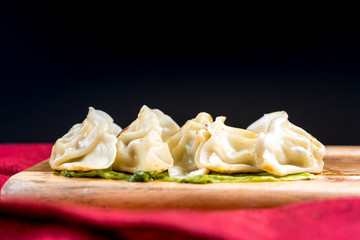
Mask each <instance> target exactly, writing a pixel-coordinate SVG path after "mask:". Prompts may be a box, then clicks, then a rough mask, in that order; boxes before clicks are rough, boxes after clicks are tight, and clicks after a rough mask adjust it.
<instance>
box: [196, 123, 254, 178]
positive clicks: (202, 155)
mask: <svg viewBox="0 0 360 240" xmlns="http://www.w3.org/2000/svg"><path fill="white" fill-rule="evenodd" d="M225 119H226V117H217V118H216V121H215V122H213V123H212V124H211V125H210V126H209V127H208V131H209V132H210V134H211V137H210V138H209V140H207V141H206V142H205V143H202V144H201V145H200V148H199V150H198V151H197V153H196V158H197V161H199V163H200V164H201V165H202V166H204V167H206V168H208V169H210V170H212V171H216V172H221V173H239V172H258V171H259V169H258V168H256V162H255V155H254V148H255V143H256V138H257V136H258V134H257V133H255V132H252V131H247V130H244V129H240V128H234V127H229V126H226V125H225V124H224V122H225Z"/></svg>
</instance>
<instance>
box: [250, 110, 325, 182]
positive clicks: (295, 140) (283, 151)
mask: <svg viewBox="0 0 360 240" xmlns="http://www.w3.org/2000/svg"><path fill="white" fill-rule="evenodd" d="M273 114H274V113H273ZM269 115H271V114H269ZM269 115H268V116H269ZM274 115H276V116H274V118H272V119H271V120H269V121H268V120H266V121H263V120H261V119H260V120H258V123H259V122H260V121H262V122H263V124H264V125H268V127H267V130H266V131H265V132H260V135H259V137H258V140H257V142H256V146H255V152H256V158H255V159H256V162H257V166H258V167H259V168H260V169H262V170H264V171H267V172H270V173H273V174H276V175H279V176H283V175H287V174H293V173H301V172H312V173H320V172H321V171H322V169H323V166H324V162H323V161H322V159H323V157H324V155H325V146H324V145H323V144H321V143H320V142H319V141H318V140H316V138H314V137H313V136H311V135H310V134H308V133H307V132H306V131H305V130H303V129H301V128H299V127H297V126H295V125H294V124H292V123H290V122H289V121H288V115H287V114H286V112H278V113H275V114H274ZM265 116H266V115H265ZM263 118H264V117H263ZM259 125H260V124H259ZM259 129H265V127H263V128H259Z"/></svg>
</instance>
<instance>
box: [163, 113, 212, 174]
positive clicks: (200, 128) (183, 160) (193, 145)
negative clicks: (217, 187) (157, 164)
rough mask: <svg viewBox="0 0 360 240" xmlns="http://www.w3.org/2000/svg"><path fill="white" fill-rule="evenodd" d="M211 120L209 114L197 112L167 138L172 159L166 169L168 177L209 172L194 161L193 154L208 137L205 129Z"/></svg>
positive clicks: (208, 134)
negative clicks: (170, 165) (172, 161)
mask: <svg viewBox="0 0 360 240" xmlns="http://www.w3.org/2000/svg"><path fill="white" fill-rule="evenodd" d="M212 122H213V120H212V117H211V115H210V114H208V113H204V112H202V113H199V114H198V115H197V116H196V118H194V119H191V120H189V121H187V122H186V123H185V124H184V126H182V127H181V129H180V130H179V131H178V132H177V133H176V134H175V135H174V136H173V137H171V138H170V139H169V141H168V145H169V148H170V152H171V155H172V157H173V159H174V165H173V167H171V168H169V169H168V172H169V175H170V177H177V178H185V177H193V176H196V175H201V174H207V173H208V172H209V170H208V169H206V168H205V167H204V166H202V165H201V164H200V163H199V162H197V161H195V154H196V151H197V149H198V147H199V145H200V144H202V143H205V142H206V141H207V140H208V139H209V137H210V133H209V132H208V131H207V130H206V129H207V127H208V126H209V125H210V124H211V123H212Z"/></svg>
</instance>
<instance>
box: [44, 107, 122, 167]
mask: <svg viewBox="0 0 360 240" xmlns="http://www.w3.org/2000/svg"><path fill="white" fill-rule="evenodd" d="M120 131H121V128H120V127H119V126H118V125H116V124H115V123H114V122H113V119H112V118H111V117H110V116H109V115H108V114H106V113H105V112H103V111H100V110H95V109H94V108H92V107H90V108H89V113H88V115H87V117H86V119H85V120H84V121H83V122H82V123H81V124H76V125H74V126H73V127H72V128H71V129H70V131H69V132H68V133H66V134H65V135H64V136H63V137H62V138H59V139H58V140H57V141H56V143H55V144H54V146H53V148H52V152H51V157H50V166H51V168H52V169H55V170H83V171H86V170H92V169H106V168H108V167H110V166H111V165H112V164H113V163H114V161H115V156H116V142H117V139H116V136H117V135H118V134H119V133H120Z"/></svg>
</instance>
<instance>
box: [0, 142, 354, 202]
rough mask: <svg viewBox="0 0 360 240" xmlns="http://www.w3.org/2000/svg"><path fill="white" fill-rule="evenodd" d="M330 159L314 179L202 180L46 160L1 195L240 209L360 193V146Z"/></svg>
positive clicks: (334, 149)
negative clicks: (96, 171) (147, 178)
mask: <svg viewBox="0 0 360 240" xmlns="http://www.w3.org/2000/svg"><path fill="white" fill-rule="evenodd" d="M324 162H325V167H324V171H323V173H322V174H320V175H318V178H317V179H316V180H312V181H295V182H262V183H216V184H207V185H196V184H181V183H169V182H156V181H155V182H149V183H130V182H126V181H116V180H107V179H88V178H66V177H63V176H54V175H53V171H52V170H51V169H50V167H49V164H48V160H46V161H43V162H41V163H39V164H37V165H35V166H33V167H31V168H29V169H27V170H25V171H23V172H20V173H18V174H16V175H14V176H13V177H11V178H10V179H9V180H8V181H7V182H6V183H5V185H4V187H3V188H2V190H1V198H2V199H3V200H14V199H19V198H21V199H24V198H31V199H37V200H39V201H45V202H47V203H56V202H59V201H60V202H72V203H78V204H86V205H92V206H100V207H104V208H110V207H111V208H114V207H115V208H125V209H165V208H196V209H235V208H256V207H273V206H280V205H285V204H290V203H296V202H302V201H309V200H318V199H327V198H337V197H357V196H360V146H328V147H327V155H326V157H325V159H324Z"/></svg>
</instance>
